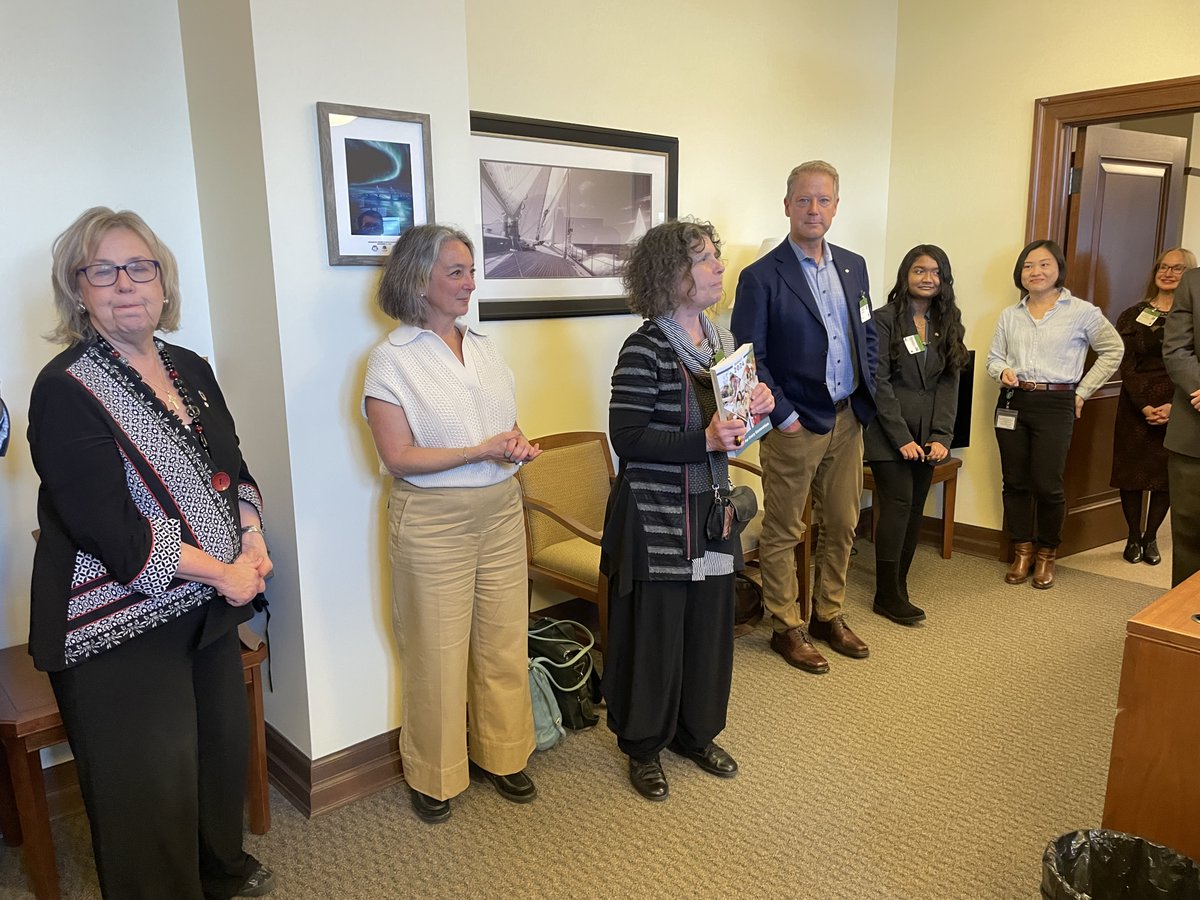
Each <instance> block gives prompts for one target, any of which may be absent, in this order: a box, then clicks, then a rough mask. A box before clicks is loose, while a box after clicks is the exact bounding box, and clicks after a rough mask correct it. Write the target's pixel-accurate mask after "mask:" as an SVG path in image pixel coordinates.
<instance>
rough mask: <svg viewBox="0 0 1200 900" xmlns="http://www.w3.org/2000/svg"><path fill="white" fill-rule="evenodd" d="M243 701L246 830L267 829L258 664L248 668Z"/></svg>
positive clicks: (268, 806) (268, 808)
mask: <svg viewBox="0 0 1200 900" xmlns="http://www.w3.org/2000/svg"><path fill="white" fill-rule="evenodd" d="M248 674H249V675H250V680H249V681H248V682H246V704H247V707H248V709H249V712H250V760H249V765H248V766H247V767H246V801H247V804H248V806H249V808H250V831H251V832H252V833H254V834H266V833H267V832H268V831H270V830H271V797H270V790H269V786H268V782H267V738H266V729H265V725H264V721H263V695H262V665H261V664H260V665H256V666H254V667H253V668H252V669H250V670H249V673H248Z"/></svg>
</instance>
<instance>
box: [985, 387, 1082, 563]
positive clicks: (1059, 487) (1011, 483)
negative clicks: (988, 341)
mask: <svg viewBox="0 0 1200 900" xmlns="http://www.w3.org/2000/svg"><path fill="white" fill-rule="evenodd" d="M1008 393H1009V391H1008V389H1007V388H1006V389H1004V390H1002V391H1001V392H1000V400H999V403H998V404H997V408H1001V407H1003V406H1004V400H1005V396H1006V395H1007V394H1008ZM1009 408H1010V409H1015V410H1016V411H1017V424H1016V428H1014V429H1013V430H1011V431H1009V430H1006V429H1003V428H997V429H996V443H997V444H999V445H1000V470H1001V472H1002V473H1003V476H1004V518H1005V521H1006V523H1007V528H1008V533H1009V536H1010V537H1011V538H1012V539H1013V540H1014V541H1017V542H1022V541H1035V542H1036V543H1037V545H1038V546H1039V547H1057V546H1058V545H1059V544H1061V543H1062V526H1063V520H1064V519H1065V518H1066V512H1067V498H1066V495H1065V494H1064V493H1063V470H1064V469H1066V467H1067V451H1068V450H1070V449H1071V435H1072V433H1073V432H1074V430H1075V392H1074V391H1022V390H1019V389H1018V390H1013V391H1012V399H1011V401H1010V402H1009Z"/></svg>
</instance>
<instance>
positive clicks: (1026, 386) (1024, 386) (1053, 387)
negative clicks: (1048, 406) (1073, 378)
mask: <svg viewBox="0 0 1200 900" xmlns="http://www.w3.org/2000/svg"><path fill="white" fill-rule="evenodd" d="M1017 386H1018V387H1020V388H1021V390H1023V391H1073V390H1075V385H1073V384H1050V383H1048V382H1045V381H1020V382H1017Z"/></svg>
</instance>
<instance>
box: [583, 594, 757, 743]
mask: <svg viewBox="0 0 1200 900" xmlns="http://www.w3.org/2000/svg"><path fill="white" fill-rule="evenodd" d="M614 582H615V579H614ZM733 583H734V576H733V575H718V576H709V577H708V578H706V579H705V580H704V581H635V582H634V583H633V593H632V594H631V595H627V596H624V597H621V596H616V595H615V594H614V595H613V596H611V597H610V598H609V605H608V648H607V651H606V653H605V658H604V681H603V689H604V699H605V702H606V703H607V705H608V727H609V728H610V729H612V731H613V733H614V734H616V736H617V746H618V747H620V748H621V751H622V752H624V753H626V754H628V755H629V756H632V757H634V758H636V759H648V758H649V757H651V756H654V755H655V754H656V753H658V752H659V751H660V750H662V749H663V748H664V747H666V746H667V744H669V743H671V741H672V739H674V740H677V741H678V743H679V744H680V745H682V746H683V748H684V749H686V750H701V749H703V748H704V747H707V746H708V744H709V742H710V741H712V740H713V739H714V738H715V737H716V736H717V735H718V734H720V733H721V732H722V731H723V730H724V729H725V715H726V712H727V711H728V709H729V689H730V687H731V685H732V684H733Z"/></svg>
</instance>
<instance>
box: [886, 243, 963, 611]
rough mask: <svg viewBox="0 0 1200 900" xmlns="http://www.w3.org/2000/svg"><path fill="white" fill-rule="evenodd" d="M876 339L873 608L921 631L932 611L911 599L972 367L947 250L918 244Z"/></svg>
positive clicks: (890, 294) (903, 266)
mask: <svg viewBox="0 0 1200 900" xmlns="http://www.w3.org/2000/svg"><path fill="white" fill-rule="evenodd" d="M875 331H876V333H877V334H878V336H879V366H878V368H877V370H876V385H875V404H876V406H877V407H878V408H879V414H878V415H877V416H876V418H875V420H874V421H873V422H872V423H871V425H870V427H869V428H868V429H867V433H866V435H865V437H864V438H863V455H864V457H865V458H866V461H867V463H868V464H869V465H870V466H871V472H872V474H873V475H874V476H875V498H874V499H875V508H876V509H878V510H879V526H878V528H877V529H876V532H875V604H874V607H873V608H874V610H875V612H877V613H879V614H880V615H881V616H885V617H886V618H889V619H891V620H892V621H893V622H898V623H900V624H902V625H913V624H915V623H917V622H920V621H921V620H923V619H924V618H925V612H924V610H922V609H921V608H920V607H918V606H915V605H914V604H913V603H912V602H911V601H910V600H909V596H908V571H909V568H910V566H911V565H912V560H913V554H914V553H915V552H916V549H917V536H918V534H919V532H920V527H921V516H922V513H923V511H924V509H925V498H926V496H928V494H929V485H930V482H931V481H932V479H933V467H934V465H936V464H937V463H939V462H942V461H943V460H945V459H946V458H947V457H948V456H949V455H950V450H949V447H950V442H951V439H952V437H953V433H954V417H955V415H956V413H957V411H958V378H959V373H960V372H961V371H962V369H963V366H965V365H966V362H967V359H968V355H967V348H966V345H964V344H963V325H962V317H961V315H960V314H959V310H958V306H957V305H956V304H955V302H954V275H953V273H952V272H951V270H950V260H949V259H948V258H947V257H946V253H945V251H944V250H942V249H941V248H940V247H935V246H934V245H933V244H919V245H918V246H916V247H913V248H912V249H911V250H909V251H908V253H906V254H905V255H904V260H903V261H902V262H901V263H900V268H899V270H898V271H897V273H896V283H895V285H894V286H893V287H892V289H891V291H889V292H888V302H887V305H886V306H884V307H883V309H880V310H877V311H876V313H875Z"/></svg>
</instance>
